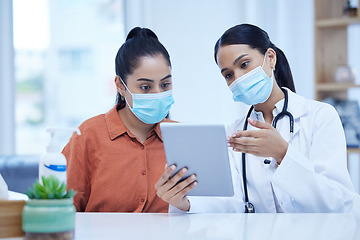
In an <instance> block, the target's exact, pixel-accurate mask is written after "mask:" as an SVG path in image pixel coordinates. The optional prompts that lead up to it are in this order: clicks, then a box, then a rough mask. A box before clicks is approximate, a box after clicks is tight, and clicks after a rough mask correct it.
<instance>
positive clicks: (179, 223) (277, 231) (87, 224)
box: [14, 213, 360, 240]
mask: <svg viewBox="0 0 360 240" xmlns="http://www.w3.org/2000/svg"><path fill="white" fill-rule="evenodd" d="M359 228H360V223H358V224H357V223H356V221H355V218H354V217H353V216H352V215H348V214H259V213H257V214H183V215H178V214H175V215H174V214H146V213H140V214H133V213H77V214H76V229H75V239H76V240H85V239H86V240H92V239H96V240H102V239H104V240H105V239H106V240H111V239H116V240H118V239H131V240H136V239H142V240H145V239H155V240H162V239H166V240H177V239H186V240H187V239H196V240H202V239H211V240H217V239H221V240H224V239H226V240H227V239H228V240H230V239H246V240H252V239H254V240H264V239H274V240H275V239H276V240H281V239H286V240H290V239H291V240H297V239H299V240H300V239H301V240H309V239H316V240H322V239H324V240H331V239H334V240H359V239H360V229H359ZM14 239H22V238H14Z"/></svg>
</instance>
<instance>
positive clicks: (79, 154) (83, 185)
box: [62, 133, 90, 212]
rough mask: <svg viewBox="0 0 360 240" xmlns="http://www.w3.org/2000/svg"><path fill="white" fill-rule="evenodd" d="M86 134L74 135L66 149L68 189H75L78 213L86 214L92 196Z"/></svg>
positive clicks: (75, 203)
mask: <svg viewBox="0 0 360 240" xmlns="http://www.w3.org/2000/svg"><path fill="white" fill-rule="evenodd" d="M84 138H85V136H84V134H82V135H80V136H78V135H77V134H76V133H74V134H73V135H72V137H71V138H70V141H69V143H68V144H67V145H66V146H65V147H64V149H63V152H62V153H63V154H64V155H65V157H66V161H67V166H66V171H67V189H68V190H69V189H74V191H76V192H77V193H76V195H75V196H74V206H75V208H76V211H78V212H84V211H85V209H86V205H87V202H88V199H89V195H90V171H89V159H88V155H87V152H86V148H85V146H86V145H85V141H84Z"/></svg>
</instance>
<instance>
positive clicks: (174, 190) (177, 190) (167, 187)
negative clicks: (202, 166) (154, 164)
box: [155, 165, 197, 211]
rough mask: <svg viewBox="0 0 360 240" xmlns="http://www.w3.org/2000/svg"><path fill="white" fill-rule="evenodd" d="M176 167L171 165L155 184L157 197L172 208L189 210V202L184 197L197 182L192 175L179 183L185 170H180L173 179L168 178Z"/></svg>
mask: <svg viewBox="0 0 360 240" xmlns="http://www.w3.org/2000/svg"><path fill="white" fill-rule="evenodd" d="M175 170H176V166H175V165H172V166H170V167H168V168H166V169H165V172H164V173H163V175H162V176H161V177H160V179H159V181H158V182H157V183H156V184H155V188H156V190H157V195H158V196H159V197H160V198H161V199H162V200H164V201H165V202H168V203H169V204H171V205H173V206H174V207H176V208H178V209H180V210H182V211H189V210H190V202H189V200H188V198H187V197H186V194H187V193H188V192H189V191H190V190H191V189H193V188H194V187H196V185H197V182H196V181H195V180H196V176H195V175H194V174H193V175H191V176H189V177H188V178H186V179H185V180H183V181H181V182H179V180H180V179H181V178H182V177H183V176H184V175H185V174H186V173H187V169H186V168H182V169H181V170H180V171H179V172H177V173H176V174H175V175H174V176H173V177H171V178H170V176H171V174H172V173H173V172H175Z"/></svg>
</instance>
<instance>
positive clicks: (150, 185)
mask: <svg viewBox="0 0 360 240" xmlns="http://www.w3.org/2000/svg"><path fill="white" fill-rule="evenodd" d="M162 122H172V121H171V120H168V119H164V120H163V121H162ZM79 129H80V131H81V135H80V136H78V135H77V134H73V136H72V137H71V139H70V141H69V143H68V144H67V145H66V146H65V148H64V150H63V154H64V155H65V157H66V159H67V185H68V189H71V188H73V189H74V190H75V191H77V194H76V195H75V196H74V205H75V207H76V210H77V211H80V212H83V211H85V212H167V211H168V204H167V203H166V202H164V201H163V200H162V199H160V198H159V197H158V196H157V195H156V189H155V183H156V182H157V181H158V180H159V178H160V176H161V175H162V174H163V172H164V170H165V163H166V158H165V151H164V146H163V142H162V138H161V134H160V126H159V124H156V125H155V127H154V128H153V130H151V132H150V133H149V136H148V138H147V139H146V141H145V142H144V143H143V144H142V143H141V142H140V141H139V140H138V139H137V138H136V137H135V135H133V134H132V133H131V132H130V131H129V129H127V127H126V126H125V125H124V123H123V122H122V121H121V118H120V117H119V115H118V112H117V109H116V106H115V107H114V108H112V109H111V110H110V111H109V112H107V113H106V114H101V115H99V116H96V117H93V118H90V119H88V120H86V121H85V122H84V123H82V124H81V125H80V127H79Z"/></svg>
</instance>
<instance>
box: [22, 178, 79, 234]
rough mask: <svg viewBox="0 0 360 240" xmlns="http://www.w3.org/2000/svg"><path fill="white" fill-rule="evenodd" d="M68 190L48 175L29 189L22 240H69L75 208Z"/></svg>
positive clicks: (23, 219) (72, 193) (73, 227)
mask: <svg viewBox="0 0 360 240" xmlns="http://www.w3.org/2000/svg"><path fill="white" fill-rule="evenodd" d="M75 194H76V192H74V191H73V190H72V189H71V190H69V191H66V184H64V183H60V181H59V180H58V179H57V178H56V177H54V176H52V175H50V176H49V177H42V184H40V183H39V181H37V182H36V183H35V184H34V185H33V188H29V191H28V192H26V195H27V196H28V197H29V200H28V201H26V204H25V207H24V209H23V216H22V229H23V231H24V232H25V239H73V238H74V229H75V207H74V205H73V198H72V197H73V196H74V195H75Z"/></svg>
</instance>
